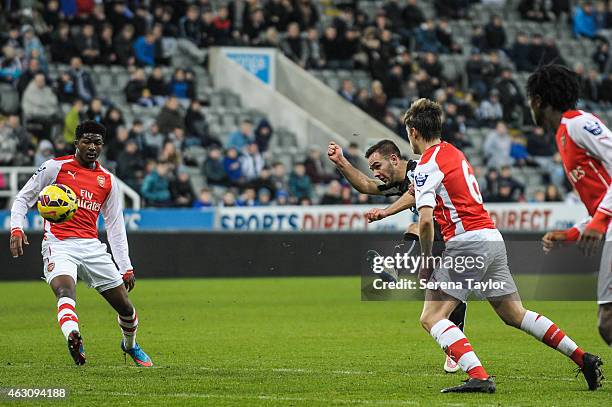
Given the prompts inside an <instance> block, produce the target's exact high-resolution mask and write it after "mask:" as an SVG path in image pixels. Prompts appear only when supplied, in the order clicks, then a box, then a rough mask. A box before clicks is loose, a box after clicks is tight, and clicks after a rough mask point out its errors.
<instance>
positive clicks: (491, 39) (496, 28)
mask: <svg viewBox="0 0 612 407" xmlns="http://www.w3.org/2000/svg"><path fill="white" fill-rule="evenodd" d="M484 33H485V38H486V42H487V49H488V50H502V49H504V47H505V46H506V30H505V29H504V25H503V22H502V19H501V17H500V16H498V15H496V14H493V15H492V16H491V18H490V20H489V23H488V24H487V25H485V27H484Z"/></svg>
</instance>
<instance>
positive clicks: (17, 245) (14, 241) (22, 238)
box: [10, 228, 30, 257]
mask: <svg viewBox="0 0 612 407" xmlns="http://www.w3.org/2000/svg"><path fill="white" fill-rule="evenodd" d="M24 244H25V245H29V244H30V243H29V242H28V237H27V236H26V234H25V233H24V232H23V230H21V229H18V228H15V229H13V230H11V240H10V247H11V255H12V256H13V257H19V256H23V245H24Z"/></svg>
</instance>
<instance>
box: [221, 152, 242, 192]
mask: <svg viewBox="0 0 612 407" xmlns="http://www.w3.org/2000/svg"><path fill="white" fill-rule="evenodd" d="M223 169H224V170H225V173H226V174H227V178H228V180H229V182H230V185H242V183H243V181H244V178H243V176H242V167H241V165H240V158H239V157H238V150H237V149H236V148H234V147H229V148H227V149H226V150H225V157H223Z"/></svg>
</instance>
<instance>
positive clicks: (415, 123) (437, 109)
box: [403, 98, 442, 140]
mask: <svg viewBox="0 0 612 407" xmlns="http://www.w3.org/2000/svg"><path fill="white" fill-rule="evenodd" d="M403 121H404V125H406V126H408V127H412V128H414V129H416V130H417V131H418V132H419V134H420V135H421V136H422V137H423V138H424V139H425V140H434V139H436V138H439V137H440V136H441V133H442V107H441V106H440V105H439V104H438V103H437V102H434V101H433V100H429V99H425V98H421V99H417V100H415V101H414V102H412V104H411V105H410V107H409V108H408V110H407V111H406V113H404V117H403Z"/></svg>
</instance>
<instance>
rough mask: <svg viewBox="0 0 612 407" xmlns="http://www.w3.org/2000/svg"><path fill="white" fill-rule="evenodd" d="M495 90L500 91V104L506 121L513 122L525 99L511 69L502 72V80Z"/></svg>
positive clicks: (498, 82)
mask: <svg viewBox="0 0 612 407" xmlns="http://www.w3.org/2000/svg"><path fill="white" fill-rule="evenodd" d="M495 89H497V90H498V91H499V102H500V103H501V105H502V109H503V110H504V120H505V121H506V122H511V121H512V120H513V115H514V113H515V111H516V108H517V107H520V106H522V105H523V103H524V100H525V99H524V97H523V94H522V93H521V88H520V87H519V85H518V83H516V81H515V80H514V78H513V77H512V71H511V70H510V69H508V68H504V69H503V70H502V73H501V78H500V79H499V80H498V81H497V83H496V84H495Z"/></svg>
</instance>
